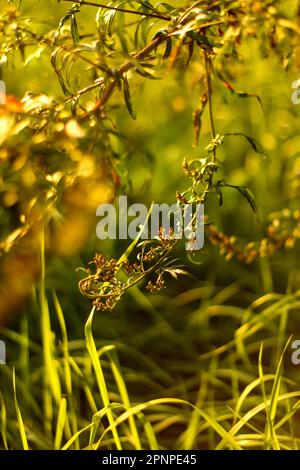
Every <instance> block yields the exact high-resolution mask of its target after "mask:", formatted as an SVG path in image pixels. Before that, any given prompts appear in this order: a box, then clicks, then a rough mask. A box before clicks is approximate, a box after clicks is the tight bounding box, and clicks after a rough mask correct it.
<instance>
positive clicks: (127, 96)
mask: <svg viewBox="0 0 300 470" xmlns="http://www.w3.org/2000/svg"><path fill="white" fill-rule="evenodd" d="M123 93H124V100H125V104H126V107H127V109H128V112H129V114H130V116H131V117H132V119H136V114H135V112H134V109H133V105H132V101H131V94H130V88H129V83H128V80H127V77H126V76H124V77H123Z"/></svg>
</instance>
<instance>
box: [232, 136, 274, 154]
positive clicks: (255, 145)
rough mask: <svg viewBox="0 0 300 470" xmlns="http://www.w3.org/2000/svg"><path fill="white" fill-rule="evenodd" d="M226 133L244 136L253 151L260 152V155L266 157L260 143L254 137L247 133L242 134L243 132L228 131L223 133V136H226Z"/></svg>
mask: <svg viewBox="0 0 300 470" xmlns="http://www.w3.org/2000/svg"><path fill="white" fill-rule="evenodd" d="M227 135H238V136H242V137H244V138H245V139H246V140H247V141H248V142H249V144H250V145H251V147H252V148H253V150H254V152H256V153H260V154H261V155H263V156H264V157H266V154H265V153H264V151H263V149H262V147H261V145H260V143H259V142H258V141H257V140H256V139H254V138H253V137H250V136H249V135H246V134H243V132H228V133H227V134H225V136H227Z"/></svg>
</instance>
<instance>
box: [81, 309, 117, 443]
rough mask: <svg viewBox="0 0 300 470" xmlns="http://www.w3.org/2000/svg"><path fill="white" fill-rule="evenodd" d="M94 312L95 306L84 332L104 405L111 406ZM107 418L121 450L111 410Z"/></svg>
mask: <svg viewBox="0 0 300 470" xmlns="http://www.w3.org/2000/svg"><path fill="white" fill-rule="evenodd" d="M94 313H95V308H93V309H92V311H91V313H90V316H89V318H88V319H87V322H86V324H85V329H84V332H85V339H86V346H87V350H88V353H89V355H90V358H91V362H92V365H93V368H94V372H95V375H96V380H97V384H98V387H99V391H100V396H101V399H102V402H103V405H104V406H109V405H110V400H109V395H108V391H107V388H106V383H105V378H104V374H103V370H102V367H101V363H100V360H99V357H98V353H97V348H96V345H95V341H94V338H93V332H92V324H93V317H94ZM107 418H108V421H109V425H110V426H109V427H110V429H111V431H112V434H113V438H114V441H115V445H116V448H117V449H118V450H121V449H122V446H121V441H120V438H119V435H118V432H117V429H116V428H115V426H114V417H113V414H112V411H111V410H109V413H108V414H107Z"/></svg>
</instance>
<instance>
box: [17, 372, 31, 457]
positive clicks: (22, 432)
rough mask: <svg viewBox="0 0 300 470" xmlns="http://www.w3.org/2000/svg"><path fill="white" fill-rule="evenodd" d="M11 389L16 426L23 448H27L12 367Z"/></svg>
mask: <svg viewBox="0 0 300 470" xmlns="http://www.w3.org/2000/svg"><path fill="white" fill-rule="evenodd" d="M13 391H14V402H15V409H16V414H17V421H18V428H19V433H20V437H21V442H22V446H23V450H29V446H28V442H27V436H26V431H25V426H24V423H23V418H22V414H21V411H20V408H19V404H18V399H17V390H16V373H15V368H13Z"/></svg>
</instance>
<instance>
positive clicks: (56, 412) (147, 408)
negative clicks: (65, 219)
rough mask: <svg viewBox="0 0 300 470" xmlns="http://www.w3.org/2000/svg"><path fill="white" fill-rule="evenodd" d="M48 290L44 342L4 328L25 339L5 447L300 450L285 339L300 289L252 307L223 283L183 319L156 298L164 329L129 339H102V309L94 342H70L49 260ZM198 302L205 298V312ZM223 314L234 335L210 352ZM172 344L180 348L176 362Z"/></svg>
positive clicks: (41, 299)
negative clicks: (51, 288) (180, 324)
mask: <svg viewBox="0 0 300 470" xmlns="http://www.w3.org/2000/svg"><path fill="white" fill-rule="evenodd" d="M43 252H44V251H43V249H42V266H44V258H43ZM39 289H40V295H39V296H35V299H34V302H35V303H36V308H37V311H38V312H39V315H40V332H39V334H38V335H36V339H37V340H36V341H35V342H33V341H32V340H31V339H30V337H29V332H28V329H27V330H25V331H23V332H21V334H19V333H16V332H13V331H10V330H5V329H2V331H1V334H2V335H3V336H4V337H6V338H7V340H8V341H9V342H10V344H15V346H16V347H18V348H19V353H18V354H15V358H14V360H13V363H9V365H7V366H1V369H0V373H1V376H2V377H1V388H2V390H1V395H0V397H1V448H2V449H90V450H92V449H174V448H180V449H203V448H205V449H235V450H238V449H251V448H254V449H297V448H298V447H299V442H300V436H299V432H298V429H297V425H296V423H297V413H298V411H299V407H300V390H299V387H298V385H297V382H295V381H294V380H293V378H292V376H291V373H290V372H289V369H290V368H289V366H288V359H289V357H288V356H289V340H288V341H287V340H286V339H285V338H286V337H287V333H288V327H289V322H290V321H293V318H292V317H293V315H292V313H293V311H295V309H296V308H298V305H299V293H294V294H292V293H291V294H268V295H265V296H263V297H261V298H259V299H256V300H254V301H253V302H252V303H251V305H250V306H249V307H248V308H247V309H245V308H241V307H237V306H234V303H233V304H232V305H230V304H228V299H229V298H230V297H231V296H232V295H233V294H234V293H235V294H236V293H237V291H238V289H236V288H235V287H234V286H233V287H232V288H231V289H229V288H227V289H225V290H223V291H220V292H218V293H217V294H216V295H215V294H214V289H206V291H205V289H203V290H202V291H201V292H200V291H198V292H195V291H194V290H192V291H188V292H187V293H185V294H184V298H183V299H181V297H180V296H179V297H178V298H177V299H176V304H175V301H174V306H175V305H177V307H174V309H173V314H174V315H175V316H177V319H178V318H179V317H180V308H181V307H180V305H181V306H184V308H187V306H188V305H189V304H191V305H190V308H188V311H189V313H188V314H187V315H186V318H185V324H186V326H185V327H184V328H182V329H179V330H178V328H176V326H175V324H173V325H172V322H170V318H168V315H167V314H165V315H164V317H163V316H161V313H159V312H158V311H157V307H154V306H152V308H153V309H154V310H155V311H156V313H157V317H156V318H157V319H158V320H157V321H158V322H159V323H158V325H156V327H155V328H153V327H149V328H148V329H147V330H146V331H144V332H143V336H142V337H141V336H140V337H139V336H137V337H134V336H133V338H131V341H130V342H126V341H124V342H122V341H114V342H107V341H105V342H104V343H103V341H97V340H95V338H94V335H93V322H95V321H96V320H97V321H99V322H100V323H101V316H100V317H97V318H94V315H95V309H94V308H93V310H92V311H91V313H90V315H89V317H88V319H87V321H86V325H85V339H78V340H71V341H69V340H68V336H67V326H66V323H65V316H64V313H63V310H62V308H61V305H60V301H59V299H58V296H57V295H56V294H55V293H54V294H53V300H52V301H51V303H50V304H49V301H48V298H47V295H46V288H45V269H44V267H43V268H42V279H41V283H40V288H39ZM135 289H136V290H137V291H138V292H139V295H140V296H142V297H143V296H144V294H143V293H142V292H141V291H139V288H138V287H137V286H135ZM133 295H135V298H138V297H137V296H136V293H135V294H134V293H133ZM195 299H198V300H200V299H202V300H200V306H199V307H197V308H196V309H194V308H193V307H192V305H194V302H195ZM49 305H51V308H49ZM97 315H99V314H97ZM100 315H101V314H100ZM289 316H291V318H289ZM283 318H284V321H283V320H282V319H283ZM217 319H222V321H223V324H226V320H229V323H228V324H230V326H229V327H228V328H229V338H228V341H226V342H224V340H223V338H224V332H223V331H222V335H221V334H220V338H222V341H223V343H222V344H218V343H219V342H220V338H218V336H215V337H214V338H213V341H212V343H213V344H214V345H215V347H214V348H212V349H210V351H207V350H206V351H205V349H206V347H205V343H206V342H207V339H208V338H207V337H206V335H207V334H208V333H209V334H213V332H215V333H216V332H217V331H218V329H217V328H216V327H214V328H210V329H209V330H207V329H205V328H204V326H205V325H206V326H207V324H209V323H213V322H215V321H216V320H217ZM55 321H57V325H58V329H56V333H54V329H53V323H54V322H55ZM159 325H160V326H159ZM191 331H193V332H194V333H191ZM220 333H221V332H220ZM230 336H231V337H230ZM199 340H201V342H202V345H200V344H199V343H198V342H199ZM263 340H264V343H262V341H263ZM149 344H151V347H152V349H151V350H149V349H147V348H149ZM262 344H264V346H262ZM24 348H25V350H26V351H27V354H24ZM168 348H169V349H170V350H173V349H174V348H177V351H178V354H177V358H176V361H174V358H173V357H170V359H169V358H168V355H169V354H168ZM164 349H165V352H163V351H164ZM201 349H202V350H203V351H202V353H201ZM119 356H121V361H120V360H119ZM133 356H134V359H133ZM24 357H27V358H28V364H27V368H28V370H29V375H28V376H27V380H26V381H24V380H23V379H22V374H23V373H24V370H23V367H24ZM284 359H286V368H285V367H284ZM123 361H124V363H125V365H124V366H123V365H122V362H123ZM284 372H286V373H284ZM11 388H12V389H13V394H12V395H11V394H10V393H9V390H11Z"/></svg>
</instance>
